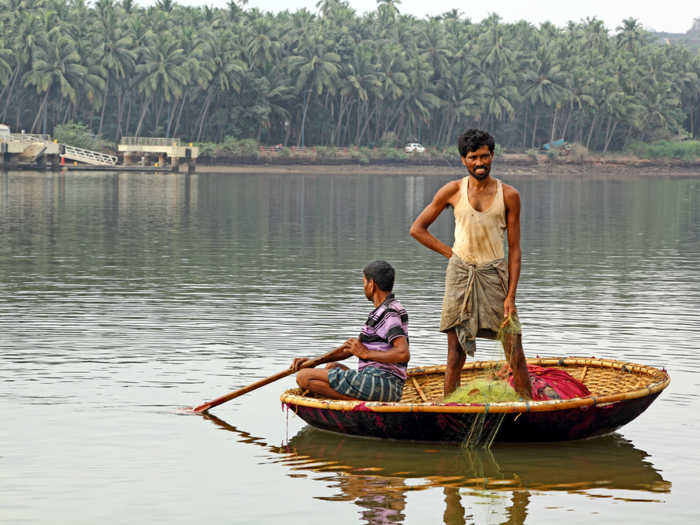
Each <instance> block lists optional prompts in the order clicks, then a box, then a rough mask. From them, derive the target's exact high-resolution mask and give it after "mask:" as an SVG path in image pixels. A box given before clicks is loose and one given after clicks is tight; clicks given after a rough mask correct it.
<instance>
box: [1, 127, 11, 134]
mask: <svg viewBox="0 0 700 525" xmlns="http://www.w3.org/2000/svg"><path fill="white" fill-rule="evenodd" d="M9 134H10V126H7V125H5V124H0V135H9Z"/></svg>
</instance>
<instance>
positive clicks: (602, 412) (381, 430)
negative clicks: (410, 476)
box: [289, 393, 659, 443]
mask: <svg viewBox="0 0 700 525" xmlns="http://www.w3.org/2000/svg"><path fill="white" fill-rule="evenodd" d="M658 395H659V394H658V393H656V394H652V395H648V396H645V397H641V398H637V399H631V400H625V401H619V402H616V403H610V404H607V405H603V406H588V407H581V408H569V409H565V410H555V411H549V412H522V413H519V414H498V413H491V414H473V413H434V412H416V413H412V412H391V413H388V412H382V413H379V412H372V411H361V410H326V409H321V408H312V407H306V406H302V405H294V404H290V405H289V408H290V410H293V411H294V412H295V413H296V414H297V415H298V416H299V417H301V418H302V419H303V420H304V421H306V422H307V423H308V424H309V425H311V426H313V427H316V428H318V429H321V430H328V431H331V432H335V433H340V434H349V435H353V436H363V437H371V438H380V439H396V440H407V441H443V442H457V443H458V442H462V441H464V440H465V439H466V438H467V437H468V436H469V435H470V433H472V432H479V433H484V434H488V433H489V432H490V431H491V430H492V429H493V428H494V426H496V425H500V426H499V427H498V431H497V433H496V435H495V438H494V441H496V442H546V441H571V440H576V439H587V438H591V437H595V436H603V435H606V434H610V433H611V432H614V431H615V430H616V429H618V428H620V427H622V426H623V425H626V424H627V423H629V422H630V421H632V420H634V419H635V418H637V417H638V416H639V415H640V414H642V413H643V412H644V411H645V410H646V409H647V408H648V407H649V405H651V404H652V403H653V402H654V400H655V399H656V397H657V396H658Z"/></svg>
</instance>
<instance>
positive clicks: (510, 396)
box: [445, 379, 520, 403]
mask: <svg viewBox="0 0 700 525" xmlns="http://www.w3.org/2000/svg"><path fill="white" fill-rule="evenodd" d="M519 400H520V395H519V394H518V393H517V392H516V391H515V389H514V388H513V387H512V386H510V385H509V384H508V383H507V382H506V381H503V380H501V379H476V380H475V381H471V382H469V383H467V384H466V385H463V386H460V387H459V388H458V389H457V390H455V391H454V392H452V393H451V394H450V395H449V396H447V397H446V398H445V403H503V402H506V401H519Z"/></svg>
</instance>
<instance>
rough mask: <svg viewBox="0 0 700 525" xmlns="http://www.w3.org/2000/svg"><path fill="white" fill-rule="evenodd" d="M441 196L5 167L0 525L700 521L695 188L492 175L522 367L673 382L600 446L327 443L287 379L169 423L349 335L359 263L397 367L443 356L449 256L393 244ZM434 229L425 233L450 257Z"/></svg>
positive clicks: (363, 187) (391, 180)
mask: <svg viewBox="0 0 700 525" xmlns="http://www.w3.org/2000/svg"><path fill="white" fill-rule="evenodd" d="M448 180H450V179H449V177H448V176H427V177H420V176H380V175H355V174H352V175H350V174H348V175H306V176H301V175H292V174H289V175H277V174H256V175H223V174H206V173H201V174H197V175H192V176H188V175H184V174H180V175H170V174H169V175H163V174H160V175H159V174H139V173H119V174H116V173H108V174H105V173H97V172H95V173H91V172H67V173H65V174H50V173H35V172H10V173H2V175H0V418H1V420H2V424H1V425H0V522H2V523H3V524H5V523H13V524H14V523H22V524H26V523H70V524H83V523H84V524H94V523H110V524H112V523H128V524H132V523H156V522H164V523H165V522H167V523H170V524H175V523H183V524H191V523H202V524H206V523H219V522H225V523H236V524H239V523H240V524H245V523H285V524H304V525H308V524H327V523H333V524H334V525H335V524H346V523H347V524H355V523H360V524H365V523H367V524H389V523H405V524H421V525H424V524H426V523H443V522H444V523H448V524H462V523H476V524H496V523H510V524H515V523H518V524H519V523H537V524H540V523H562V522H564V521H565V522H566V523H586V524H587V523H590V522H598V523H611V522H613V521H614V522H615V523H617V524H622V523H660V522H668V523H697V520H698V519H700V506H698V504H697V499H696V498H697V496H696V491H695V489H696V485H695V483H696V479H697V478H696V476H697V474H698V471H699V470H700V454H699V453H698V450H697V448H698V445H699V444H700V439H699V438H700V431H699V425H700V416H698V412H699V411H700V402H699V397H698V394H699V393H700V390H699V388H698V387H699V386H700V376H699V375H698V366H697V353H698V350H699V349H700V348H699V347H700V344H699V343H698V341H700V315H699V314H698V307H699V306H700V264H699V262H698V261H699V260H700V175H699V176H698V177H697V178H692V177H691V178H672V179H670V178H648V177H640V178H636V179H627V180H614V179H605V178H598V179H595V178H591V177H579V178H562V177H557V176H551V177H545V178H524V177H520V178H515V177H508V176H504V177H503V180H505V181H506V182H508V183H510V184H512V185H514V186H515V187H516V188H518V190H519V191H520V192H521V195H522V202H523V211H522V225H523V236H522V244H523V273H522V277H521V284H520V286H519V293H518V305H519V311H520V317H521V320H522V322H523V327H524V345H525V351H526V354H527V355H528V356H535V355H539V356H541V357H549V356H568V355H580V356H596V357H604V358H613V359H621V360H625V361H631V362H638V363H642V364H648V365H652V366H656V367H665V368H666V369H667V370H668V371H669V372H670V375H671V379H672V382H671V385H670V386H669V387H668V388H667V389H666V390H665V391H664V392H663V393H662V394H661V396H660V397H659V398H658V400H657V401H656V402H655V403H654V404H653V405H652V406H651V407H650V408H649V410H647V412H645V413H644V414H642V416H640V417H639V418H638V419H637V420H635V421H634V422H632V423H631V424H629V425H627V426H626V427H623V428H622V429H620V430H619V431H618V433H616V434H614V435H611V436H607V437H603V438H597V439H592V440H588V441H582V442H570V443H549V444H533V445H498V444H497V445H494V446H493V447H492V448H491V449H490V450H489V451H468V450H464V449H461V448H459V447H456V446H451V445H450V446H448V445H440V444H425V443H394V442H381V441H374V440H363V439H357V438H344V437H340V436H337V435H333V434H327V433H323V432H320V431H316V430H313V429H311V428H308V427H306V426H305V424H304V423H303V421H301V420H300V419H299V418H297V417H295V416H294V414H293V413H286V412H284V411H283V410H281V406H280V402H279V395H280V394H281V393H282V392H283V391H284V390H286V389H287V388H292V387H293V386H295V384H294V380H293V378H287V379H285V380H282V381H280V382H278V383H275V384H272V385H270V386H267V387H265V388H262V389H260V390H257V391H255V392H253V393H251V394H248V395H247V396H244V397H241V398H239V399H237V400H234V401H231V402H229V403H228V404H225V405H222V406H220V407H218V408H217V409H214V410H213V411H212V412H213V414H214V415H215V417H210V418H202V417H198V416H191V415H182V414H180V413H178V411H177V410H178V409H180V408H182V407H187V406H192V405H195V404H198V403H200V402H203V401H206V400H209V399H212V398H214V397H218V396H219V395H221V394H224V393H226V392H228V391H230V390H234V389H237V388H240V387H243V386H245V385H246V384H248V383H251V382H253V381H255V380H257V379H260V378H263V377H266V376H268V375H271V374H273V373H275V372H277V371H280V370H282V369H284V368H286V367H287V366H288V364H289V362H290V361H291V360H292V359H293V358H294V357H298V356H303V355H309V356H313V355H320V354H321V353H323V352H326V351H327V350H329V349H330V348H332V347H334V346H335V345H337V344H338V343H340V342H341V341H343V340H345V339H346V338H348V337H352V336H356V334H357V333H358V331H359V329H360V327H361V326H362V324H363V323H364V320H365V318H366V315H367V313H368V312H369V311H370V309H371V305H370V303H368V302H367V301H366V300H365V298H364V296H363V294H362V288H361V285H362V271H361V269H362V267H363V266H364V265H365V264H366V263H367V262H369V261H372V260H374V259H378V258H383V259H386V260H388V261H390V262H391V263H392V264H393V265H394V266H395V268H396V269H397V283H396V287H395V292H396V294H397V297H398V298H399V299H400V300H401V302H402V303H403V305H404V306H405V307H406V308H407V310H408V312H409V315H410V319H411V320H410V336H411V343H412V345H411V355H412V361H411V364H412V365H414V366H418V365H431V364H441V363H444V360H445V346H446V341H445V337H444V336H443V335H442V334H440V333H439V332H438V331H437V328H438V324H439V312H440V307H441V303H442V287H443V283H444V271H445V268H446V264H447V261H446V259H444V258H442V257H441V256H439V255H437V254H434V253H431V252H429V251H428V250H427V249H425V248H423V247H421V246H420V245H418V244H417V243H416V242H415V241H413V240H412V239H411V238H410V237H409V235H408V230H409V227H410V224H411V223H412V221H413V219H414V218H415V217H416V216H417V215H418V213H419V212H420V210H421V209H422V207H423V206H424V205H425V204H426V203H427V202H429V200H430V199H431V197H432V195H433V194H434V193H435V191H436V190H437V189H438V188H439V187H440V186H441V185H443V184H444V183H445V182H447V181H448ZM449 215H450V214H443V217H441V218H440V219H439V220H438V221H437V222H436V224H435V225H434V226H433V228H432V231H434V233H436V235H437V236H438V237H440V238H441V239H443V240H444V241H445V242H448V243H451V242H452V219H451V217H450V216H449ZM492 345H493V343H492V342H490V341H484V342H481V341H480V342H479V345H478V348H479V350H478V353H480V355H481V356H482V357H483V356H486V355H487V354H488V353H489V352H490V351H491V350H492V349H493V346H492ZM352 365H353V364H352V363H351V366H352ZM465 478H466V479H475V478H483V479H484V482H483V483H480V484H479V483H476V484H474V483H472V484H471V485H469V486H464V485H463V484H462V485H460V480H463V479H465Z"/></svg>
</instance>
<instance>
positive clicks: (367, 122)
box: [358, 103, 377, 143]
mask: <svg viewBox="0 0 700 525" xmlns="http://www.w3.org/2000/svg"><path fill="white" fill-rule="evenodd" d="M375 111H377V104H376V103H375V104H374V109H373V110H372V113H370V114H369V115H368V116H367V121H366V122H365V127H364V128H362V133H360V140H359V141H358V143H359V142H361V141H362V137H363V136H364V135H365V130H366V129H367V126H369V122H370V120H371V119H372V115H374V112H375Z"/></svg>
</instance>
